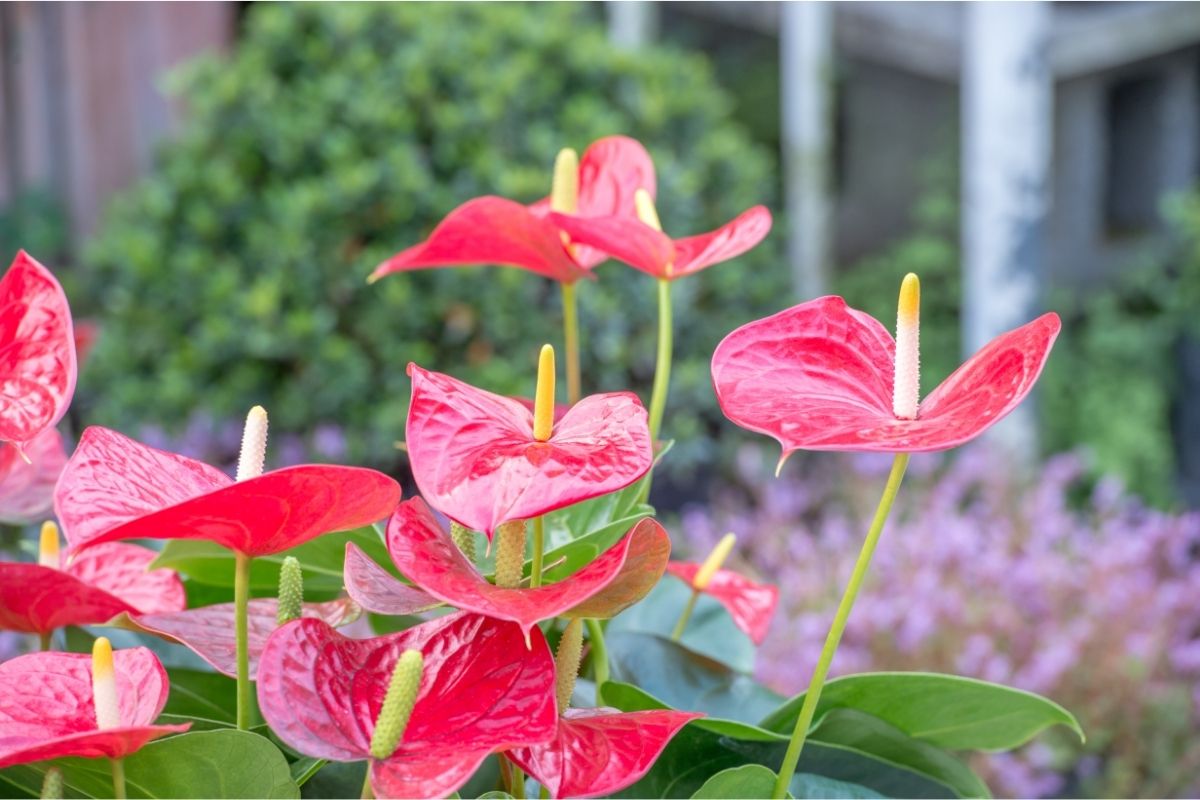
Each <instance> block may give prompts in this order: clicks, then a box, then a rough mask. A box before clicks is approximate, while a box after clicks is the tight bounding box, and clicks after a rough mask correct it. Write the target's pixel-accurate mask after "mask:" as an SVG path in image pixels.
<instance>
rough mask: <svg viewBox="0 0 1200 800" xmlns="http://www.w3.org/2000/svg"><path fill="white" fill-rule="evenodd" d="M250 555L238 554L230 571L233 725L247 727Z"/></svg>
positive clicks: (246, 728) (248, 721)
mask: <svg viewBox="0 0 1200 800" xmlns="http://www.w3.org/2000/svg"><path fill="white" fill-rule="evenodd" d="M250 560H251V559H250V556H248V555H246V554H245V553H238V554H237V555H236V560H235V565H236V566H235V568H234V574H233V604H234V626H235V633H236V635H237V726H238V730H242V731H248V730H250V701H251V697H250V625H249V617H248V614H249V606H250Z"/></svg>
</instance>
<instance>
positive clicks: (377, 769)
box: [371, 747, 492, 798]
mask: <svg viewBox="0 0 1200 800" xmlns="http://www.w3.org/2000/svg"><path fill="white" fill-rule="evenodd" d="M491 752H492V751H491V749H490V748H488V749H484V750H479V749H472V748H469V747H447V748H445V749H440V750H430V751H427V752H420V753H413V754H411V755H408V756H405V757H404V759H403V760H401V759H396V758H391V759H388V760H387V761H375V762H373V763H372V764H371V789H372V790H373V791H374V793H375V796H376V797H380V798H383V797H395V798H405V797H449V796H450V795H452V794H454V793H455V792H456V791H458V788H459V787H460V786H462V785H463V784H464V783H466V782H467V781H468V780H470V779H471V776H472V775H474V774H475V770H477V769H479V766H480V765H481V764H482V763H483V760H484V759H485V758H487V757H488V756H489V755H490V754H491Z"/></svg>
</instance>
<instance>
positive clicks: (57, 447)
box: [0, 428, 67, 525]
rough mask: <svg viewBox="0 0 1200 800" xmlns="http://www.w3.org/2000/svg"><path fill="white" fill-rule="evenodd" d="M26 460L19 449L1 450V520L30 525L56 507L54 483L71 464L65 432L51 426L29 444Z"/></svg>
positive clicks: (26, 448)
mask: <svg viewBox="0 0 1200 800" xmlns="http://www.w3.org/2000/svg"><path fill="white" fill-rule="evenodd" d="M25 458H27V459H29V460H28V461H26V460H25V459H23V458H21V457H20V456H19V455H17V452H16V449H15V448H12V447H5V448H3V449H0V462H2V463H3V464H6V465H7V466H0V522H7V523H9V524H12V525H28V524H30V523H32V522H35V521H37V520H39V519H45V518H46V516H47V515H48V514H49V513H50V511H51V509H53V508H54V486H55V484H57V483H58V476H59V475H61V474H62V471H63V467H64V466H66V464H67V451H66V448H65V447H64V446H63V440H62V435H61V434H60V433H59V432H58V430H56V429H55V428H47V429H46V430H44V431H42V432H41V433H39V434H38V435H37V436H35V437H34V438H33V441H31V442H29V443H28V444H27V445H26V446H25Z"/></svg>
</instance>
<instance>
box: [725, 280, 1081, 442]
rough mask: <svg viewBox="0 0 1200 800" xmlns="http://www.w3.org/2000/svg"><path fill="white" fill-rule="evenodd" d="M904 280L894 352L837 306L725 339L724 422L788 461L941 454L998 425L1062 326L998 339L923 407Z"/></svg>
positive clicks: (887, 337)
mask: <svg viewBox="0 0 1200 800" xmlns="http://www.w3.org/2000/svg"><path fill="white" fill-rule="evenodd" d="M911 279H912V289H910V290H908V291H909V295H910V296H911V299H905V293H904V292H902V301H901V312H900V317H901V320H900V326H899V328H898V330H899V331H900V332H901V334H903V338H904V340H905V341H904V343H903V346H900V347H898V346H897V342H896V340H895V339H893V338H892V336H891V334H890V333H888V331H887V328H885V327H884V326H883V325H882V324H881V323H880V322H878V321H877V320H875V319H874V318H872V317H870V316H869V315H867V314H865V313H863V312H861V311H856V310H855V309H853V308H850V307H849V306H847V305H846V301H845V300H843V299H842V298H840V297H833V296H831V297H820V298H817V299H816V300H810V301H809V302H807V303H801V304H800V305H798V306H795V307H793V308H789V309H787V310H786V311H781V312H779V313H778V314H775V315H774V316H771V317H767V318H766V319H761V320H757V321H755V322H751V323H749V324H748V325H744V326H742V327H741V328H738V329H737V330H735V331H734V332H733V333H731V334H729V335H728V336H726V337H725V339H724V340H723V341H722V342H721V343H720V344H719V345H717V349H716V352H715V353H713V360H712V377H713V385H714V387H715V388H716V392H717V399H718V401H719V402H720V405H721V410H722V411H724V412H725V416H727V417H729V419H731V420H733V421H734V422H735V423H737V424H738V425H741V426H742V427H743V428H748V429H749V430H752V431H758V432H759V433H765V434H767V435H769V436H772V437H774V438H775V439H776V440H777V441H778V442H779V443H780V444H781V445H782V446H783V458H787V456H788V455H789V454H790V453H792V452H793V451H795V450H799V449H805V450H848V451H882V452H896V453H907V452H928V451H936V450H946V449H949V448H951V447H957V446H958V445H961V444H963V443H965V442H968V441H970V440H971V439H974V438H975V437H976V436H979V435H980V434H981V433H983V432H984V431H985V430H987V429H988V428H989V427H991V426H992V425H994V424H995V423H996V422H997V421H999V420H1000V419H1001V418H1002V417H1004V415H1006V414H1008V413H1009V412H1010V411H1012V410H1013V409H1014V408H1016V406H1017V404H1019V403H1020V402H1021V400H1022V399H1024V397H1025V395H1027V394H1028V393H1029V391H1030V390H1031V389H1032V388H1033V385H1034V382H1035V381H1036V380H1037V378H1038V375H1039V374H1041V371H1042V367H1043V365H1044V364H1045V363H1046V358H1047V357H1048V356H1049V354H1050V348H1051V346H1052V345H1053V344H1054V339H1055V337H1057V336H1058V332H1059V329H1060V327H1061V325H1060V322H1059V319H1058V315H1057V314H1054V313H1049V314H1044V315H1043V316H1041V317H1038V318H1037V319H1035V320H1034V321H1033V322H1030V323H1028V324H1026V325H1023V326H1021V327H1020V328H1017V329H1016V330H1012V331H1009V332H1008V333H1005V334H1002V335H1000V336H998V337H996V338H995V339H993V340H992V341H991V342H989V343H988V344H987V345H985V346H984V347H983V349H981V350H980V351H979V352H978V353H976V354H975V355H974V356H972V357H971V358H970V359H968V360H967V362H966V363H964V364H963V365H962V366H961V367H959V368H958V370H957V371H955V372H954V374H953V375H951V376H950V377H949V378H947V379H946V380H945V381H943V382H942V384H941V385H940V386H938V387H937V388H936V389H934V390H933V392H931V393H930V395H929V396H928V397H926V398H925V400H924V401H921V402H920V403H919V405H918V402H917V387H918V380H917V374H916V366H917V354H916V338H917V334H916V324H917V308H916V302H917V298H918V297H919V295H917V294H916V291H917V290H916V284H915V280H916V278H915V276H911ZM907 284H909V281H908V279H906V285H907ZM896 376H899V378H897V377H896ZM780 463H781V464H782V460H781V462H780Z"/></svg>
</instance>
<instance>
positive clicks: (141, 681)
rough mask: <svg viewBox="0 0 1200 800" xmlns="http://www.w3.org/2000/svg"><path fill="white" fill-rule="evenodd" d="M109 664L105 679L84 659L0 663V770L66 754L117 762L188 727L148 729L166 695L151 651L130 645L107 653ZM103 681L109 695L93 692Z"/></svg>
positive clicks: (47, 656) (62, 656)
mask: <svg viewBox="0 0 1200 800" xmlns="http://www.w3.org/2000/svg"><path fill="white" fill-rule="evenodd" d="M97 641H98V642H100V641H104V644H105V645H107V640H97ZM107 658H108V664H107V673H104V672H102V668H101V667H99V666H97V665H96V664H95V663H94V661H93V656H89V655H86V654H84V653H30V654H28V655H24V656H18V657H17V658H14V659H12V660H11V661H6V662H4V663H3V664H0V768H4V767H11V766H13V765H14V764H28V763H31V762H34V761H45V760H47V759H52V758H62V757H64V756H82V757H83V758H99V757H101V756H107V757H108V758H123V757H125V756H127V755H129V754H131V753H135V752H137V751H138V750H140V749H141V748H142V746H143V745H145V744H146V743H147V742H150V741H152V740H154V739H158V738H160V737H162V736H167V735H169V734H172V733H182V732H183V731H186V730H187V729H188V728H190V727H191V723H187V724H185V725H155V724H154V720H155V719H157V718H158V715H159V714H160V713H162V710H163V706H164V705H165V704H166V702H167V693H168V692H169V690H170V686H169V684H168V682H167V673H166V671H165V670H163V668H162V664H160V663H159V661H158V658H156V657H155V655H154V653H152V652H150V651H149V650H147V649H146V648H145V647H135V648H133V649H130V650H118V651H116V652H115V653H114V652H112V651H111V650H108V652H107ZM99 660H100V659H97V661H99ZM97 673H99V674H97ZM102 682H107V683H108V684H109V685H110V687H112V688H110V689H109V692H110V693H108V694H107V695H101V694H99V693H96V692H95V688H94V687H95V686H96V685H97V684H100V683H102ZM114 683H115V686H112V684H114Z"/></svg>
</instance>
